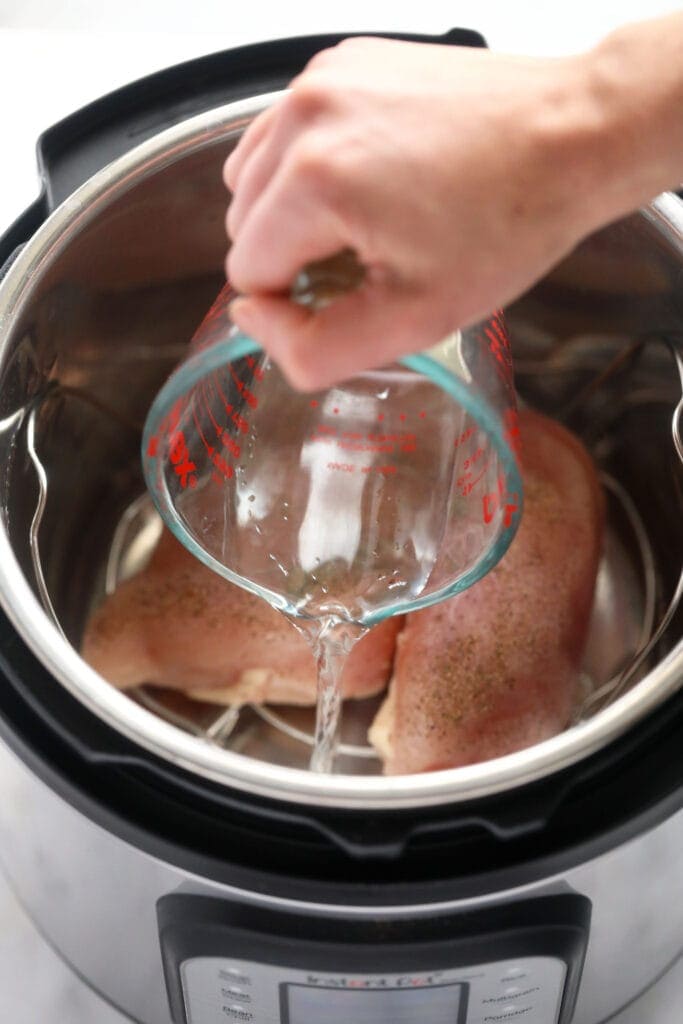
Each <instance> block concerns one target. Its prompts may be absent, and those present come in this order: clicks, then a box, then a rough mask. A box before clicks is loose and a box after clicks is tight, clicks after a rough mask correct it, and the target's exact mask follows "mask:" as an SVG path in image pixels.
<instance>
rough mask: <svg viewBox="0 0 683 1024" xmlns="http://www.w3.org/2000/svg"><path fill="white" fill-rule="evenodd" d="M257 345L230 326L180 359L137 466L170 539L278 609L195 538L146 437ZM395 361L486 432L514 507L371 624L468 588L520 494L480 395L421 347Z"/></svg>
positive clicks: (277, 600)
mask: <svg viewBox="0 0 683 1024" xmlns="http://www.w3.org/2000/svg"><path fill="white" fill-rule="evenodd" d="M260 351H262V346H261V345H259V344H258V342H256V341H254V340H253V339H252V338H249V337H247V336H246V335H244V334H241V333H240V332H238V331H236V329H235V333H233V334H232V336H231V337H229V338H228V339H227V340H225V341H218V342H215V343H214V344H212V345H210V346H209V347H207V348H206V349H203V350H202V351H200V352H197V353H195V354H194V355H192V356H190V358H189V359H187V360H186V361H185V362H184V363H182V364H181V365H180V366H179V367H178V368H177V369H176V370H175V371H174V372H173V373H172V374H171V376H170V377H169V378H168V380H167V381H166V383H165V384H164V385H163V387H162V388H161V390H160V391H159V392H158V394H157V396H156V398H155V399H154V401H153V402H152V405H151V406H150V409H149V412H148V414H147V419H146V420H145V426H144V430H143V434H142V467H143V473H144V477H145V481H146V483H147V487H148V490H149V492H150V494H151V496H152V500H153V502H154V504H155V506H156V509H157V511H158V512H159V515H160V516H161V518H162V520H163V521H164V523H165V524H166V526H167V527H168V528H169V530H170V531H171V532H172V533H173V535H174V536H175V537H176V539H177V540H179V541H180V543H181V544H183V545H184V547H186V548H187V549H188V551H190V552H191V553H192V554H193V555H194V556H195V557H196V558H198V559H199V560H200V561H201V562H203V563H204V565H206V566H208V568H209V569H212V570H213V571H214V572H216V573H218V575H219V576H223V578H224V579H227V580H229V581H230V582H231V583H235V584H237V586H239V587H241V588H242V589H243V590H248V591H250V592H251V593H252V594H256V595H257V596H258V597H261V598H265V599H266V600H267V601H268V602H269V604H272V605H274V606H275V607H276V608H280V609H281V610H283V611H284V610H285V608H287V607H288V606H287V603H286V601H285V600H284V599H283V598H282V597H281V596H280V595H279V594H277V593H275V592H274V591H272V590H269V589H268V588H267V587H261V586H259V585H258V584H257V583H253V582H252V581H251V580H248V579H246V578H245V577H244V576H240V575H239V574H238V573H235V572H233V571H232V570H231V569H228V568H227V566H225V565H223V563H222V562H219V561H218V559H217V558H214V557H213V555H211V554H210V553H209V552H208V551H207V550H206V549H205V548H203V547H202V546H201V544H198V543H197V541H196V540H195V539H194V537H193V536H192V534H191V533H190V532H189V530H188V529H187V527H186V526H185V524H184V522H183V520H182V518H181V517H180V516H179V515H178V513H177V511H176V508H175V505H174V503H173V501H172V500H171V496H170V494H169V493H168V488H167V486H166V480H165V476H164V473H163V466H162V462H161V460H160V459H157V458H156V456H152V455H149V454H148V451H149V448H150V442H151V441H152V439H153V438H154V437H156V435H157V434H158V431H159V428H160V426H161V424H162V423H163V420H164V419H165V418H166V417H167V416H168V414H169V412H170V410H171V409H172V408H173V406H174V405H175V404H176V402H177V401H178V400H179V399H182V398H184V397H185V396H186V395H187V394H188V392H189V391H190V389H191V388H193V387H194V386H195V384H197V383H198V382H199V381H200V380H201V379H202V378H203V377H205V376H206V375H207V373H212V372H213V371H214V370H218V369H220V368H221V367H224V366H226V365H227V364H228V363H232V362H235V360H236V359H241V358H242V357H243V356H247V355H251V354H252V353H253V352H260ZM397 362H399V363H401V364H402V365H403V366H407V367H408V368H409V369H411V370H415V371H416V372H417V373H420V374H421V375H422V376H424V377H427V378H428V379H429V380H430V381H431V382H432V383H433V384H436V385H437V387H439V388H441V389H442V391H445V392H446V393H447V394H448V395H450V396H451V398H453V399H454V400H455V401H456V402H457V403H458V404H459V405H461V406H462V407H463V408H464V409H465V411H466V412H468V413H469V414H470V415H471V416H472V418H473V419H474V420H475V421H476V422H477V424H478V425H479V427H480V428H481V429H482V430H484V431H485V433H486V434H487V435H488V436H489V437H490V438H491V440H492V442H493V446H494V448H495V450H496V452H497V454H498V456H499V458H500V460H501V464H502V467H503V474H504V477H505V488H506V493H508V494H515V495H516V497H517V509H516V511H515V513H514V518H513V522H512V523H511V524H510V526H508V527H506V528H505V529H504V530H503V531H502V533H500V535H499V536H498V538H497V539H496V540H495V542H494V543H493V544H491V545H490V547H489V548H488V550H487V551H486V552H485V553H484V554H483V555H482V557H481V558H479V559H478V560H477V562H476V564H475V565H473V566H472V567H471V569H469V570H468V571H467V572H466V573H463V575H462V576H459V577H458V579H457V580H455V581H454V582H453V583H450V584H448V585H447V586H444V587H441V588H440V589H439V590H435V591H433V592H432V593H429V594H423V595H422V596H419V597H416V598H415V599H414V600H412V601H409V602H408V603H407V604H406V603H405V602H397V603H396V604H393V605H389V606H388V607H384V608H382V609H380V610H379V611H376V612H373V613H372V614H370V615H367V616H364V617H363V618H362V620H360V621H361V624H362V625H364V626H368V627H369V626H375V625H377V624H378V623H379V622H383V621H384V619H388V618H390V617H391V616H392V615H405V614H406V613H408V612H414V611H417V610H418V609H420V608H427V607H428V606H429V605H432V604H437V603H438V602H439V601H443V600H445V599H446V598H449V597H454V596H455V595H456V594H459V593H461V592H462V591H464V590H468V589H469V588H470V587H471V586H473V584H475V583H476V582H477V581H478V580H480V579H482V577H484V576H485V575H486V574H487V573H488V572H490V571H491V569H493V568H494V566H495V565H496V564H497V563H498V562H499V561H500V559H501V558H502V557H503V555H504V554H505V552H506V551H507V549H508V548H509V546H510V544H511V543H512V541H513V539H514V536H515V534H516V532H517V528H518V526H519V523H520V520H521V517H522V512H523V501H524V494H523V487H522V478H521V476H520V472H519V467H518V465H517V460H516V458H515V455H514V453H513V452H512V450H511V448H510V447H509V445H508V444H507V443H506V441H505V438H504V437H503V434H502V432H501V429H500V420H499V417H498V416H496V414H495V413H494V411H493V409H492V408H491V406H490V405H489V403H488V402H487V401H486V399H484V398H482V397H481V396H480V395H477V396H475V395H474V394H473V393H472V391H471V390H470V389H468V388H467V387H466V386H465V385H464V384H463V382H462V381H461V380H460V379H459V378H458V377H456V376H455V375H454V374H453V373H451V372H450V370H448V368H447V367H445V366H444V365H443V364H442V363H439V362H438V361H437V360H436V359H433V358H432V357H431V356H429V355H427V354H426V353H424V352H418V353H415V354H414V355H409V356H403V357H401V358H400V359H398V360H397ZM301 617H302V618H305V617H306V616H304V615H302V616H301Z"/></svg>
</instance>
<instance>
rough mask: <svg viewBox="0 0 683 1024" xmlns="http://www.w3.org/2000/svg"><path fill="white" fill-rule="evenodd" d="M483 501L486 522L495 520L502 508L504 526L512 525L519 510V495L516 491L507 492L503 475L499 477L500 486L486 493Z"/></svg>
mask: <svg viewBox="0 0 683 1024" xmlns="http://www.w3.org/2000/svg"><path fill="white" fill-rule="evenodd" d="M482 502H483V515H484V522H485V523H486V524H488V523H490V522H491V521H492V520H493V517H494V515H495V514H496V512H497V511H498V510H499V509H502V510H503V524H504V526H505V527H506V528H507V527H509V526H512V517H513V515H514V514H515V512H517V511H519V495H518V494H517V493H516V492H515V493H514V494H508V493H507V492H506V490H505V479H504V478H503V477H502V476H499V477H498V487H497V488H496V490H495V491H490V493H489V494H485V495H484V497H483V499H482Z"/></svg>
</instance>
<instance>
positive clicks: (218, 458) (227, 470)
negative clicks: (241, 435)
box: [176, 403, 235, 487]
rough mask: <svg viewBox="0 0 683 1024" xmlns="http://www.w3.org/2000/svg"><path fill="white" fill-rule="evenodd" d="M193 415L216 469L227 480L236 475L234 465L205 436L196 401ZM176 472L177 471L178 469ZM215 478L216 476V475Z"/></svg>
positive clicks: (198, 431) (192, 485) (207, 452)
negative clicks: (198, 416)
mask: <svg viewBox="0 0 683 1024" xmlns="http://www.w3.org/2000/svg"><path fill="white" fill-rule="evenodd" d="M192 417H193V419H194V425H195V427H196V428H197V433H198V434H199V437H200V438H201V441H202V444H203V445H204V449H205V451H206V454H207V455H208V456H209V459H210V460H211V462H212V463H213V464H214V466H215V467H216V469H217V470H218V471H219V472H220V473H222V474H223V477H224V478H225V479H226V480H229V479H230V477H231V476H234V473H235V471H234V469H233V468H232V466H230V465H229V464H228V463H227V462H226V461H225V459H224V458H223V456H222V455H221V454H220V452H218V451H216V449H215V448H214V446H213V445H212V444H209V442H208V441H207V439H206V437H205V436H204V432H203V430H202V428H201V425H200V423H199V420H198V418H197V410H196V409H195V407H194V403H193V405H192ZM176 472H177V470H176ZM214 479H215V477H214ZM196 482H197V481H196V479H195V484H196ZM195 484H193V483H190V486H191V487H194V486H195ZM181 485H182V486H183V487H184V486H185V485H184V484H183V483H182V480H181Z"/></svg>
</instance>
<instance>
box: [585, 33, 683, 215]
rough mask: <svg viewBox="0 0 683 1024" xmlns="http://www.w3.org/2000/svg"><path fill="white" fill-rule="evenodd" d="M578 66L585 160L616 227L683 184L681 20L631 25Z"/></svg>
mask: <svg viewBox="0 0 683 1024" xmlns="http://www.w3.org/2000/svg"><path fill="white" fill-rule="evenodd" d="M577 61H578V63H579V65H580V67H581V69H582V76H583V88H582V93H583V97H584V99H583V106H584V109H585V110H586V112H587V115H586V116H587V118H588V121H589V123H590V124H591V125H593V127H594V139H593V145H592V147H591V149H592V152H591V153H590V154H589V155H588V159H589V163H590V165H591V167H592V175H593V179H594V183H595V188H596V190H597V194H598V195H599V196H600V200H601V202H602V204H603V208H604V213H605V216H604V218H603V221H607V220H613V219H616V218H617V217H619V216H622V215H624V214H626V213H628V212H630V211H632V210H633V209H635V208H636V207H638V206H641V205H643V204H645V203H647V202H649V201H650V200H651V199H653V198H654V197H655V196H656V195H658V194H659V193H660V192H662V191H664V190H666V189H675V188H678V186H679V183H680V182H681V180H683V18H681V17H680V16H676V17H675V18H671V19H668V18H667V19H661V20H658V21H654V22H648V23H644V24H637V25H627V26H625V27H624V28H621V29H618V30H617V31H616V32H614V33H612V34H611V35H610V36H607V37H606V38H605V39H604V40H603V41H602V42H601V43H599V44H598V46H596V47H595V49H593V50H591V51H590V52H589V53H588V54H585V55H583V56H582V57H580V58H577ZM596 226H597V225H596Z"/></svg>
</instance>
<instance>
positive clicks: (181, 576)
mask: <svg viewBox="0 0 683 1024" xmlns="http://www.w3.org/2000/svg"><path fill="white" fill-rule="evenodd" d="M400 626H401V620H400V619H390V620H388V621H387V622H384V623H382V624H381V625H380V626H377V627H376V628H375V629H373V630H372V632H370V633H368V634H367V636H365V637H364V638H363V639H362V640H361V641H360V642H359V643H358V644H357V646H356V647H355V648H354V649H353V651H352V652H351V655H350V656H349V661H348V664H347V666H346V669H345V672H344V676H343V679H342V691H343V695H344V696H345V697H367V696H370V695H371V694H374V693H377V692H379V691H380V690H382V689H384V687H385V686H386V684H387V680H388V678H389V675H390V672H391V665H392V660H393V655H394V647H395V640H396V634H397V632H398V630H399V629H400ZM81 653H82V655H83V657H84V659H85V660H86V661H87V662H89V663H90V665H92V667H93V668H94V669H96V670H97V671H98V672H99V673H100V675H102V676H104V678H105V679H108V680H109V681H110V682H112V683H114V684H115V685H116V686H119V687H121V688H127V687H131V686H136V685H137V684H139V683H151V684H153V685H157V686H164V687H172V688H174V689H178V690H183V691H184V692H185V693H186V694H187V695H188V696H189V697H193V698H195V699H197V700H207V701H212V702H215V703H220V704H235V705H239V704H245V703H266V702H268V703H275V704H314V703H315V699H316V666H315V662H314V660H313V655H312V654H311V651H310V648H309V646H308V644H307V642H306V640H305V639H304V637H303V636H302V635H301V634H300V633H299V632H297V630H296V629H295V628H294V627H293V626H292V625H291V624H290V623H289V622H288V621H287V620H286V619H285V617H284V615H282V614H281V613H280V612H278V611H275V610H274V609H273V608H271V607H270V605H268V604H267V603H266V602H265V601H264V600H262V599H261V598H259V597H255V596H254V595H253V594H250V593H248V592H247V591H246V590H242V589H241V588H240V587H237V586H234V585H233V584H232V583H229V582H228V581H227V580H224V579H222V578H221V577H219V576H217V575H216V574H215V573H214V572H212V571H211V570H210V569H208V568H206V566H204V565H202V563H201V562H199V561H198V560H197V559H196V558H195V557H194V556H193V555H191V554H190V553H189V552H188V551H187V550H186V549H185V548H184V547H183V546H182V545H181V544H180V543H179V542H178V541H177V540H176V539H175V538H174V537H173V535H172V534H171V533H169V532H168V531H164V533H163V535H162V537H161V540H160V542H159V544H158V546H157V548H156V550H155V552H154V554H153V556H152V559H151V562H150V564H149V565H148V567H147V568H146V569H144V570H143V571H142V572H140V573H138V575H137V576H134V577H133V578H132V579H130V580H128V581H126V582H125V583H122V584H121V586H120V587H119V588H118V589H117V590H116V592H115V593H114V594H113V595H112V596H111V597H108V598H107V599H106V600H105V602H104V603H103V604H102V606H101V607H100V608H99V609H98V610H97V611H96V612H95V613H94V615H93V616H92V618H91V619H90V621H89V623H88V625H87V627H86V630H85V636H84V638H83V644H82V652H81Z"/></svg>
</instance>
